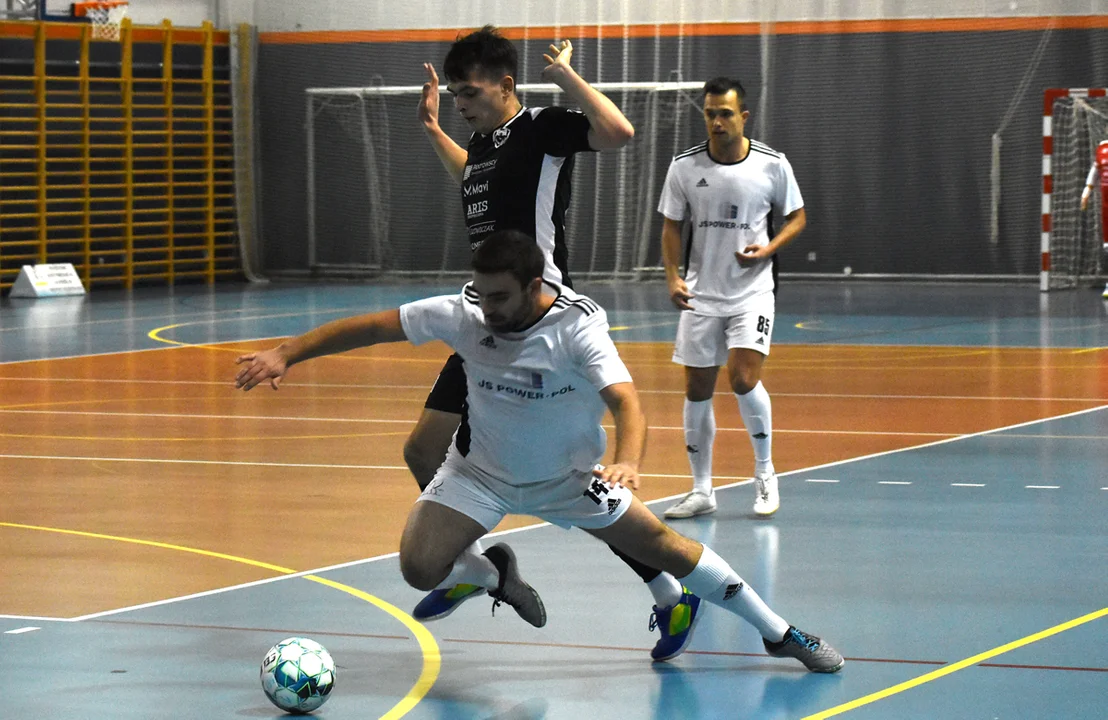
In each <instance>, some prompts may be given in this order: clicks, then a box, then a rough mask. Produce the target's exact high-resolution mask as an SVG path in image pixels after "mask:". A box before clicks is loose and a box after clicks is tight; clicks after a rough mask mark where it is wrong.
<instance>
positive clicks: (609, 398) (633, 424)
mask: <svg viewBox="0 0 1108 720" xmlns="http://www.w3.org/2000/svg"><path fill="white" fill-rule="evenodd" d="M600 397H602V398H604V403H605V404H606V405H607V406H608V410H610V411H611V413H612V418H614V419H615V423H616V452H615V456H614V457H613V458H612V462H611V463H610V464H608V465H607V466H605V467H604V468H602V469H600V470H595V471H593V474H594V475H596V477H598V478H600V479H601V480H603V481H604V482H607V483H609V484H612V485H626V486H627V487H629V488H631V489H632V490H637V489H638V487H639V463H640V462H641V461H642V456H643V453H644V452H646V416H645V415H643V412H642V406H641V405H640V404H639V394H638V392H636V390H635V384H634V383H629V382H626V383H616V384H614V385H609V386H608V387H606V388H604V389H603V390H601V391H600Z"/></svg>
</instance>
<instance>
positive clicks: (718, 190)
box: [658, 77, 807, 518]
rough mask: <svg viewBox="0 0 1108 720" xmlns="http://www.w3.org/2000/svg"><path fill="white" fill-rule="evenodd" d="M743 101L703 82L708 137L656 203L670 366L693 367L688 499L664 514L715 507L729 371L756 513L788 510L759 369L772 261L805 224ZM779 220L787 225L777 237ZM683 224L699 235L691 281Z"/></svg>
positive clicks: (770, 318)
mask: <svg viewBox="0 0 1108 720" xmlns="http://www.w3.org/2000/svg"><path fill="white" fill-rule="evenodd" d="M744 96H745V91H744V90H743V87H742V85H741V84H740V83H739V81H737V80H733V79H730V78H724V77H720V78H714V79H712V80H709V81H708V82H707V83H705V85H704V123H705V127H706V129H707V132H708V140H707V141H705V142H703V143H700V144H699V145H696V146H694V147H692V148H689V149H688V150H686V151H684V152H682V153H679V154H678V155H677V156H675V157H674V158H673V161H672V162H671V163H670V166H669V172H668V173H667V175H666V182H665V186H664V188H663V189H662V197H661V200H660V201H659V203H658V211H659V212H660V213H662V215H663V216H664V220H663V226H662V258H663V263H664V264H665V268H666V281H667V285H668V289H669V294H670V299H671V300H672V301H673V304H674V305H675V306H676V307H677V308H678V309H679V310H681V311H682V312H681V316H680V319H679V320H678V323H677V340H676V342H675V343H674V350H673V361H674V362H675V363H677V364H679V365H683V366H684V367H685V407H684V425H685V447H686V450H687V451H688V454H689V464H690V465H691V466H692V474H693V488H692V492H690V493H689V494H688V495H686V496H685V497H684V498H683V499H682V500H681V501H680V502H678V503H676V504H675V505H673V506H672V507H670V508H668V509H667V510H666V512H665V516H666V517H667V518H688V517H694V516H697V515H703V514H706V513H711V512H715V510H716V499H715V494H714V492H713V489H712V448H713V444H714V442H715V432H716V421H715V414H714V412H713V409H712V394H713V392H714V391H715V385H716V377H717V376H718V375H719V369H720V367H722V366H724V365H726V366H727V371H728V376H729V379H730V383H731V389H732V390H733V391H734V393H735V396H736V398H737V400H738V404H739V411H740V413H741V414H742V418H743V423H744V424H745V425H746V429H747V432H748V434H749V435H750V441H751V444H752V445H753V447H754V486H755V498H754V512H755V513H756V514H758V515H761V516H768V515H772V514H773V513H775V512H777V508H778V507H779V506H780V500H779V495H778V491H777V474H776V473H775V472H774V468H773V457H772V446H773V423H772V408H771V404H770V398H769V394H768V393H767V392H766V389H765V387H764V386H763V385H762V382H761V373H762V365H763V363H764V362H765V358H766V356H768V355H769V348H770V343H771V340H772V337H773V325H774V319H775V318H774V307H775V302H774V293H775V291H776V288H777V272H776V270H777V255H776V253H777V251H778V250H780V249H781V248H782V247H784V246H785V245H786V244H788V243H789V242H791V241H792V240H793V239H794V238H795V237H796V236H797V234H799V233H800V231H801V230H803V229H804V226H805V224H806V222H807V220H806V216H805V212H804V199H803V198H802V197H801V195H800V188H799V187H798V186H797V184H796V178H795V177H794V176H793V171H792V166H791V165H789V161H788V160H786V159H785V156H784V155H782V154H781V153H779V152H777V151H776V150H773V149H772V148H770V147H769V146H767V145H765V144H764V143H760V142H758V141H757V140H751V139H749V138H747V137H745V136H744V134H743V129H744V126H745V124H746V121H747V119H748V118H749V117H750V112H749V111H748V110H747V109H746V107H745V104H744V101H743V100H744ZM775 215H779V216H783V217H784V218H785V222H784V225H783V226H782V227H781V229H780V231H779V232H774V228H773V221H774V216H775ZM682 223H687V224H688V226H689V229H690V230H691V233H690V240H689V245H688V249H687V254H686V255H685V263H684V264H685V276H684V277H682V276H681V275H680V272H679V265H680V260H679V258H680V256H681V244H682Z"/></svg>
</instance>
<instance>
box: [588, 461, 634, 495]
mask: <svg viewBox="0 0 1108 720" xmlns="http://www.w3.org/2000/svg"><path fill="white" fill-rule="evenodd" d="M592 474H593V475H594V476H595V477H598V478H600V479H601V480H603V481H604V482H606V483H608V484H609V485H611V486H612V487H615V486H616V485H623V486H624V487H627V488H631V489H632V490H638V489H639V471H638V468H635V467H633V466H631V465H626V464H624V463H613V464H611V465H605V466H603V467H601V466H599V465H598V466H596V467H595V468H593V471H592Z"/></svg>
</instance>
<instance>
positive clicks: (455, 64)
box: [442, 25, 519, 82]
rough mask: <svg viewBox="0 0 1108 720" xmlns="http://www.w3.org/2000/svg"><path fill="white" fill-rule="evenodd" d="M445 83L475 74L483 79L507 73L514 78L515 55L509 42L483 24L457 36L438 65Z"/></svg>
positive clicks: (491, 78)
mask: <svg viewBox="0 0 1108 720" xmlns="http://www.w3.org/2000/svg"><path fill="white" fill-rule="evenodd" d="M442 69H443V73H444V74H445V75H446V79H447V81H448V82H460V81H463V80H466V79H468V78H469V76H470V75H471V74H473V73H476V74H478V75H480V76H481V78H483V79H485V80H500V78H502V77H504V76H505V75H511V76H512V79H513V80H517V73H518V71H519V55H517V54H516V46H515V45H513V44H512V41H511V40H509V39H508V38H506V37H504V36H503V35H501V34H500V31H499V30H497V29H496V28H495V27H493V26H492V25H486V26H485V27H483V28H481V29H480V30H475V31H474V32H471V33H470V34H468V35H465V36H463V35H462V34H461V33H458V39H457V40H455V41H454V44H453V45H451V46H450V51H449V52H447V53H446V60H445V61H443V65H442Z"/></svg>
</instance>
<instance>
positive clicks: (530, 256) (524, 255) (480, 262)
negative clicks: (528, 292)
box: [473, 230, 546, 287]
mask: <svg viewBox="0 0 1108 720" xmlns="http://www.w3.org/2000/svg"><path fill="white" fill-rule="evenodd" d="M545 266H546V262H545V260H544V259H543V256H542V250H540V249H539V245H538V243H536V242H535V238H533V237H531V236H530V235H528V234H527V233H525V232H521V231H519V230H498V231H496V232H494V233H493V234H492V235H489V236H488V237H487V238H485V240H484V241H483V242H482V243H481V244H480V245H479V246H478V247H477V249H476V250H474V251H473V269H474V271H476V272H479V273H482V274H485V275H493V274H495V273H502V272H506V273H511V274H512V277H514V278H515V279H516V280H518V281H519V286H520V287H527V286H528V285H529V284H530V283H531V281H532V280H534V279H535V278H541V277H542V271H543V268H544V267H545Z"/></svg>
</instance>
